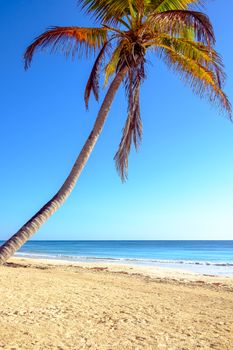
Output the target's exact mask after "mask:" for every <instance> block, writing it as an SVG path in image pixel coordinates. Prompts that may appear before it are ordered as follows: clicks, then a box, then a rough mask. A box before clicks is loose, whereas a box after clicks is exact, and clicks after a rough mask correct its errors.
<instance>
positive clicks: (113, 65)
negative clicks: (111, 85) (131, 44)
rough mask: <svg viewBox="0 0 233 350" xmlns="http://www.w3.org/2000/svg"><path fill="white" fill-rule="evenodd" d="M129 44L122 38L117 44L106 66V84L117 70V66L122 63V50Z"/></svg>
mask: <svg viewBox="0 0 233 350" xmlns="http://www.w3.org/2000/svg"><path fill="white" fill-rule="evenodd" d="M125 45H127V44H126V41H125V40H120V41H119V43H118V44H117V46H116V48H115V50H114V51H113V53H112V55H111V57H110V60H109V62H108V63H107V65H106V67H105V77H104V86H106V85H107V83H108V81H109V78H110V77H111V76H112V75H113V74H114V73H116V72H117V68H118V67H119V64H120V58H121V52H122V50H123V47H124V46H125Z"/></svg>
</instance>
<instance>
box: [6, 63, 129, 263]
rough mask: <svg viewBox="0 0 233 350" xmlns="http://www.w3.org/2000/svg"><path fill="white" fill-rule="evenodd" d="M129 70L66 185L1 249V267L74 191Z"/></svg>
mask: <svg viewBox="0 0 233 350" xmlns="http://www.w3.org/2000/svg"><path fill="white" fill-rule="evenodd" d="M126 72H127V68H126V67H125V68H123V69H122V70H121V71H120V72H119V73H118V74H117V75H116V77H115V78H114V80H113V81H112V83H111V85H110V87H109V89H108V92H107V94H106V96H105V98H104V101H103V103H102V105H101V107H100V110H99V113H98V115H97V118H96V121H95V124H94V127H93V129H92V131H91V133H90V135H89V137H88V139H87V141H86V143H85V144H84V146H83V148H82V150H81V152H80V153H79V155H78V157H77V159H76V161H75V163H74V166H73V168H72V169H71V172H70V173H69V175H68V177H67V179H66V180H65V182H64V184H63V185H62V186H61V188H60V189H59V191H58V192H57V193H56V194H55V196H53V198H52V199H51V200H50V201H49V202H47V203H46V204H45V205H44V206H43V207H42V208H41V209H40V210H39V211H38V212H37V213H36V214H35V215H34V216H33V217H32V218H31V219H30V220H29V221H27V222H26V224H24V225H23V226H22V227H21V228H20V229H19V231H18V232H16V234H14V235H13V236H12V237H11V238H10V239H9V240H8V241H7V242H5V243H4V244H3V245H2V246H1V247H0V265H1V264H3V263H4V262H5V261H6V260H7V259H9V258H10V257H11V256H12V255H13V254H14V253H15V252H16V251H17V250H18V249H19V248H20V247H21V246H22V245H23V244H24V243H25V242H26V241H28V240H29V238H30V237H31V236H32V235H33V234H34V233H35V232H36V231H37V230H38V229H39V228H40V227H41V225H43V224H44V223H45V222H46V220H47V219H48V218H49V217H50V216H51V215H53V214H54V213H55V211H57V209H59V208H60V206H61V205H62V204H63V203H64V202H65V200H66V198H67V197H68V196H69V194H70V193H71V191H72V190H73V188H74V186H75V184H76V182H77V180H78V178H79V175H80V174H81V172H82V170H83V168H84V166H85V164H86V162H87V160H88V158H89V156H90V154H91V151H92V149H93V147H94V146H95V143H96V141H97V139H98V137H99V135H100V133H101V131H102V129H103V126H104V123H105V121H106V118H107V116H108V112H109V109H110V106H111V104H112V101H113V98H114V96H115V94H116V91H117V90H118V88H119V86H120V84H121V82H122V80H123V78H124V76H125V74H126Z"/></svg>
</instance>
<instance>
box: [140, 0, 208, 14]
mask: <svg viewBox="0 0 233 350" xmlns="http://www.w3.org/2000/svg"><path fill="white" fill-rule="evenodd" d="M203 2H204V1H203V0H149V1H148V2H147V3H148V5H147V7H148V8H149V9H150V11H156V12H157V13H159V12H164V11H170V10H187V9H188V8H189V6H190V5H202V4H203Z"/></svg>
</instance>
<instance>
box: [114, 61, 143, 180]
mask: <svg viewBox="0 0 233 350" xmlns="http://www.w3.org/2000/svg"><path fill="white" fill-rule="evenodd" d="M144 79H145V72H144V61H142V62H141V63H140V65H139V66H138V67H137V68H131V69H130V70H129V72H128V75H127V78H126V81H125V91H126V95H127V96H128V116H127V119H126V123H125V126H124V129H123V132H122V138H121V141H120V144H119V147H118V151H117V153H116V154H115V157H114V160H115V162H116V169H117V171H118V173H119V174H120V176H121V179H122V181H125V180H126V179H127V173H128V156H129V152H130V148H131V143H132V142H133V143H134V146H135V148H136V150H137V149H138V147H139V144H140V142H141V139H142V120H141V114H140V86H141V83H142V82H143V80H144Z"/></svg>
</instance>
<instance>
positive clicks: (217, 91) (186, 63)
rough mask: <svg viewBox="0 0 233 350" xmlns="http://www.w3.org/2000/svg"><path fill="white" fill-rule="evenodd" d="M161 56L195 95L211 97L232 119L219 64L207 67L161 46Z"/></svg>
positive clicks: (172, 49) (165, 46)
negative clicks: (223, 88) (223, 89)
mask: <svg viewBox="0 0 233 350" xmlns="http://www.w3.org/2000/svg"><path fill="white" fill-rule="evenodd" d="M160 55H161V57H162V59H163V61H164V62H165V63H166V64H167V65H168V67H169V68H170V69H172V70H173V71H174V72H176V73H179V76H180V77H181V79H182V80H183V81H184V82H185V83H187V84H188V85H190V86H191V88H192V90H193V92H194V93H196V94H197V95H199V96H200V97H209V99H210V101H211V102H215V103H217V104H218V105H219V106H220V107H221V108H222V109H223V110H225V111H226V112H227V114H228V116H229V117H230V119H231V104H230V102H229V100H228V98H227V96H226V95H225V93H224V92H223V91H222V88H221V86H222V82H221V76H222V73H223V72H222V71H221V68H220V65H219V64H218V63H215V62H214V64H213V65H212V66H211V65H205V64H203V62H202V63H200V61H198V60H197V59H193V58H190V57H187V56H185V54H182V52H179V51H176V49H175V48H174V47H172V46H170V47H169V46H167V45H164V47H162V45H161V49H160Z"/></svg>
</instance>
